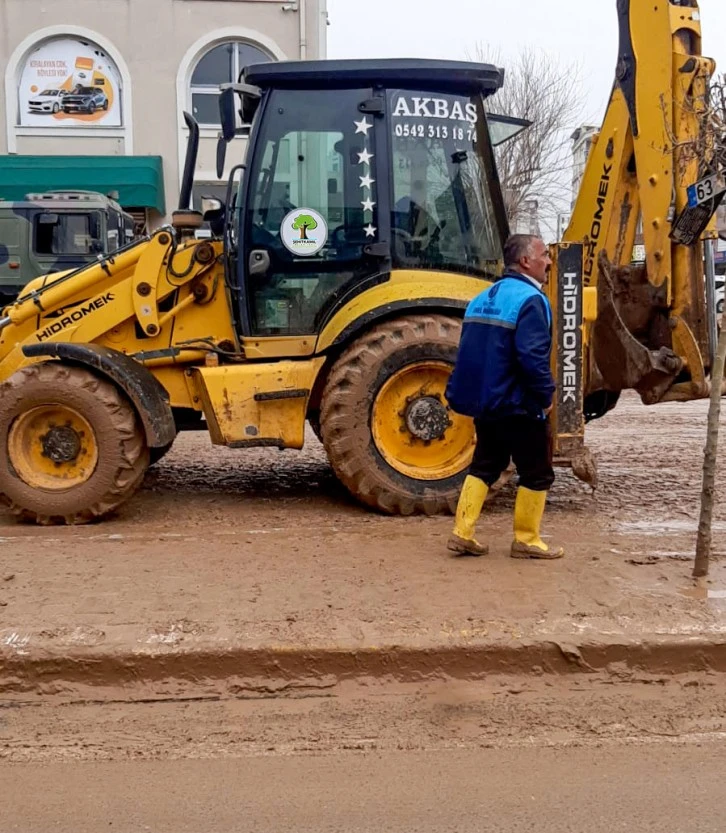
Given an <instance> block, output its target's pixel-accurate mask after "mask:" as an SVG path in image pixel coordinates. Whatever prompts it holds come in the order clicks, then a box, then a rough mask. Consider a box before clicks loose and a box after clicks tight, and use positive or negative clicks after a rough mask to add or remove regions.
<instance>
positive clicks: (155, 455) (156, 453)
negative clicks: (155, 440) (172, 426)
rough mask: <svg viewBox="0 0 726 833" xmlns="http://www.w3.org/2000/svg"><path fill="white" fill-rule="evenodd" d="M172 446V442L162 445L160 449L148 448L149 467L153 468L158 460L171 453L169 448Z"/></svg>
mask: <svg viewBox="0 0 726 833" xmlns="http://www.w3.org/2000/svg"><path fill="white" fill-rule="evenodd" d="M173 445H174V441H173V440H172V442H170V443H167V444H166V445H162V446H161V447H160V448H150V449H149V467H151V466H155V465H156V464H157V463H158V462H159V460H161V459H163V458H164V457H166V455H167V454H168V453H169V452H170V451H171V447H172V446H173Z"/></svg>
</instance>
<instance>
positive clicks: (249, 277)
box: [238, 89, 389, 344]
mask: <svg viewBox="0 0 726 833" xmlns="http://www.w3.org/2000/svg"><path fill="white" fill-rule="evenodd" d="M263 107H264V109H263V110H262V111H261V113H260V124H259V127H258V129H257V135H256V136H255V139H254V148H255V151H254V154H253V158H252V160H251V168H250V171H249V176H248V180H247V182H248V186H247V188H248V190H247V199H246V205H245V208H244V211H243V217H242V250H241V254H242V257H241V258H240V261H239V265H238V268H239V269H240V270H241V271H242V273H241V274H239V276H238V277H239V280H240V282H241V286H243V287H244V291H243V293H242V300H241V304H242V310H241V319H242V322H243V331H245V330H246V332H244V333H243V334H244V335H251V336H254V337H255V338H259V337H265V336H268V337H274V338H279V337H282V336H296V335H299V336H302V335H314V334H316V333H317V332H319V329H320V326H321V322H322V321H324V319H325V316H326V314H327V313H328V312H329V311H330V310H331V309H332V308H334V307H335V306H336V304H337V303H339V302H340V299H341V298H343V297H348V296H350V295H351V293H352V294H355V292H356V291H357V290H359V289H361V288H362V287H364V286H365V285H367V283H368V281H369V280H375V279H376V278H377V276H381V275H383V274H385V273H387V271H388V269H389V260H388V253H389V229H388V226H389V224H388V222H381V219H380V218H387V217H388V210H387V206H386V205H382V202H385V201H386V200H387V199H388V197H387V189H386V188H380V189H379V187H378V184H379V182H380V181H383V182H385V181H386V177H387V172H386V170H385V166H383V165H380V166H379V164H378V163H379V154H378V145H379V143H380V141H381V139H382V136H381V135H380V123H381V122H382V119H378V118H377V117H376V114H375V113H376V110H378V112H380V113H382V111H383V98H380V99H375V98H374V97H373V93H372V91H371V90H369V89H357V90H305V91H298V90H275V91H272V92H271V93H270V94H269V95H268V97H267V100H266V102H265V103H264V105H263ZM381 156H384V154H381ZM311 344H312V342H311Z"/></svg>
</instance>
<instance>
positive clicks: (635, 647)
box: [0, 635, 726, 693]
mask: <svg viewBox="0 0 726 833" xmlns="http://www.w3.org/2000/svg"><path fill="white" fill-rule="evenodd" d="M626 670H630V671H638V672H645V673H649V674H659V675H673V674H683V673H691V672H704V671H714V672H723V671H726V636H721V635H720V636H719V637H714V636H711V637H704V636H693V637H683V636H678V637H676V638H673V637H668V636H661V635H657V636H653V637H651V638H642V639H638V640H631V639H623V638H615V639H613V640H611V641H577V640H576V639H573V637H572V636H568V637H566V638H563V639H556V638H548V639H542V640H532V641H526V640H517V641H515V640H510V641H500V642H489V643H479V644H475V645H472V644H459V645H429V646H420V647H416V646H401V645H390V646H378V647H360V648H341V647H339V646H329V647H325V646H310V647H274V646H261V647H245V646H241V645H237V646H226V647H225V646H222V645H213V644H208V643H207V644H206V645H204V644H198V645H196V646H188V647H184V648H182V647H174V648H163V649H158V648H155V649H154V650H149V649H140V650H133V651H125V650H122V649H120V648H117V649H111V650H109V649H108V648H106V649H105V650H101V649H98V648H83V649H79V648H74V649H69V650H67V651H65V652H63V651H61V650H59V649H58V648H57V647H56V648H54V649H53V650H44V649H39V648H36V649H34V650H33V651H21V652H18V651H14V652H8V651H3V652H2V653H0V693H3V692H6V693H10V692H14V693H18V692H32V691H44V690H58V689H62V688H63V687H64V686H67V687H72V686H78V685H82V686H84V687H86V686H90V687H99V688H101V687H107V686H133V685H137V684H143V685H144V686H146V687H147V688H148V686H149V685H152V686H153V685H154V684H162V683H165V684H168V683H170V682H171V681H174V682H178V683H180V684H185V685H186V686H189V685H191V686H194V685H209V684H212V683H214V682H215V681H224V680H227V681H230V682H232V683H234V684H235V685H236V686H237V687H239V688H249V689H254V690H268V691H271V692H274V691H280V690H294V689H297V688H299V689H305V688H320V687H325V688H329V687H331V686H334V685H336V684H338V683H341V682H344V681H350V680H361V681H363V680H371V679H387V680H395V681H399V682H424V681H428V680H435V679H441V678H446V677H449V678H454V679H464V680H477V679H482V678H484V677H486V676H488V675H494V674H525V675H526V674H537V675H541V674H583V673H585V674H587V673H602V672H604V673H613V674H616V673H617V674H619V675H622V673H623V672H624V671H626Z"/></svg>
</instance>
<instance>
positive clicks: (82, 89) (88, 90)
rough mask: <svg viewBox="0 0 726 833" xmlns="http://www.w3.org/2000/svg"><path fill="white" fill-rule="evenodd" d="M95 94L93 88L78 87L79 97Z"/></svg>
mask: <svg viewBox="0 0 726 833" xmlns="http://www.w3.org/2000/svg"><path fill="white" fill-rule="evenodd" d="M95 92H96V91H95V90H94V88H93V87H78V89H77V90H76V94H77V95H93V93H95Z"/></svg>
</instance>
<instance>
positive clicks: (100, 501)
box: [0, 362, 149, 524]
mask: <svg viewBox="0 0 726 833" xmlns="http://www.w3.org/2000/svg"><path fill="white" fill-rule="evenodd" d="M148 465H149V449H148V447H147V444H146V438H145V436H144V432H143V429H142V427H141V425H140V423H139V420H138V418H137V415H136V412H135V411H134V408H133V406H132V405H131V403H130V402H129V401H128V400H127V399H126V398H125V397H124V396H123V395H122V393H121V392H120V391H119V390H118V389H117V388H116V387H115V386H114V385H112V384H111V383H110V382H106V381H105V380H103V379H100V378H98V377H97V376H95V375H94V374H93V373H91V372H89V371H87V370H84V369H82V368H77V367H68V366H66V365H63V364H62V363H61V362H49V363H47V364H37V365H33V366H31V367H27V368H24V369H23V370H20V371H18V372H17V373H15V374H14V375H13V376H11V377H10V379H8V380H7V381H6V382H4V383H3V384H2V385H0V495H1V497H2V499H3V501H4V502H5V503H6V504H7V505H8V506H9V507H10V509H11V510H12V512H13V513H14V514H16V515H17V516H18V517H19V518H21V519H22V520H30V521H35V522H36V523H39V524H55V523H66V524H82V523H88V522H89V521H93V520H96V519H97V518H101V517H103V516H104V515H107V514H109V513H110V512H112V511H113V510H114V509H116V508H117V507H119V506H120V505H121V504H122V503H124V502H125V501H126V500H128V499H129V498H130V497H131V495H132V494H133V493H134V492H135V491H136V489H137V488H138V487H139V485H140V484H141V481H142V480H143V477H144V473H145V472H146V469H147V468H148Z"/></svg>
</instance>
